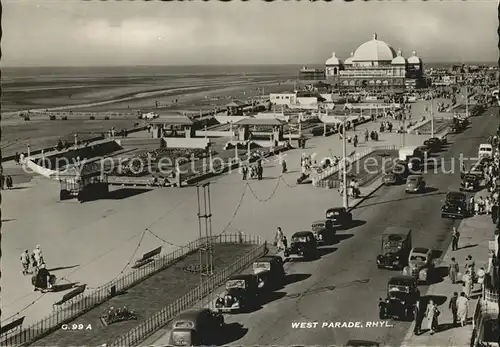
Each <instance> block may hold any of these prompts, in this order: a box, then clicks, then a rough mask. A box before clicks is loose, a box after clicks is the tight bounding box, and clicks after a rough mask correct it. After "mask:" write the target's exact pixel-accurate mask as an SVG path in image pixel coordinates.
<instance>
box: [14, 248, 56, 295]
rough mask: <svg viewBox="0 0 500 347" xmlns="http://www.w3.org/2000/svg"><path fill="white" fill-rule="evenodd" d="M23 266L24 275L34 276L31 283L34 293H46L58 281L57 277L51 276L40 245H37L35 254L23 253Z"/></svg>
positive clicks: (26, 251)
mask: <svg viewBox="0 0 500 347" xmlns="http://www.w3.org/2000/svg"><path fill="white" fill-rule="evenodd" d="M20 260H21V266H22V271H21V273H22V274H23V275H25V276H26V275H32V276H31V283H32V284H33V287H34V291H41V292H45V291H47V290H49V291H50V290H52V289H53V286H54V284H55V281H56V277H55V276H54V275H52V274H50V272H49V270H48V269H47V266H46V264H45V260H44V258H43V253H42V249H41V247H40V245H37V246H36V247H35V249H34V250H33V252H32V253H31V254H29V251H28V250H27V249H26V250H24V252H23V253H21V258H20Z"/></svg>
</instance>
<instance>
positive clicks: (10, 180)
mask: <svg viewBox="0 0 500 347" xmlns="http://www.w3.org/2000/svg"><path fill="white" fill-rule="evenodd" d="M5 183H6V184H7V189H12V187H13V186H14V182H13V181H12V177H11V176H10V175H9V176H7V178H6V179H5Z"/></svg>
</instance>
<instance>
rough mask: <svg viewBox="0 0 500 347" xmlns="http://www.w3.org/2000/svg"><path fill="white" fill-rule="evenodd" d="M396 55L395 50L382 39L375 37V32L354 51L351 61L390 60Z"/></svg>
mask: <svg viewBox="0 0 500 347" xmlns="http://www.w3.org/2000/svg"><path fill="white" fill-rule="evenodd" d="M395 57H396V52H395V51H394V49H393V48H392V47H391V46H389V45H388V44H387V43H385V42H384V41H380V40H378V39H377V34H375V35H373V39H372V40H371V41H368V42H365V43H363V44H362V45H361V46H359V47H358V49H356V52H354V57H353V59H352V61H354V62H365V61H387V62H391V61H392V59H394V58H395Z"/></svg>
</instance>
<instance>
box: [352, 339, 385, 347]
mask: <svg viewBox="0 0 500 347" xmlns="http://www.w3.org/2000/svg"><path fill="white" fill-rule="evenodd" d="M379 346H380V343H379V342H376V341H369V340H358V339H355V340H354V339H353V340H349V341H347V342H346V343H345V344H344V347H379Z"/></svg>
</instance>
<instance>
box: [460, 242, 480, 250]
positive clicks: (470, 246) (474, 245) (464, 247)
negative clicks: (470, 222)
mask: <svg viewBox="0 0 500 347" xmlns="http://www.w3.org/2000/svg"><path fill="white" fill-rule="evenodd" d="M477 245H478V244H477V243H474V244H472V245H467V246H463V247H458V249H466V248H472V247H476V246H477Z"/></svg>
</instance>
